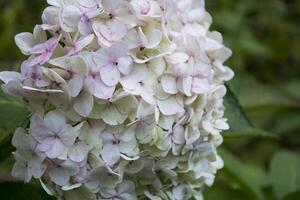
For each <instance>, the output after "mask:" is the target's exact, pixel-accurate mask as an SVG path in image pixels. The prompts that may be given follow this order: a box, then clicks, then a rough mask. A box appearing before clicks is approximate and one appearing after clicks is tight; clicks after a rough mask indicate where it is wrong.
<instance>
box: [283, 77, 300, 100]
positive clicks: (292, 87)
mask: <svg viewBox="0 0 300 200" xmlns="http://www.w3.org/2000/svg"><path fill="white" fill-rule="evenodd" d="M299 88H300V79H296V80H292V81H290V82H288V83H287V84H286V85H285V86H284V90H285V91H286V92H287V93H288V94H289V95H291V96H292V97H293V98H296V99H300V90H299Z"/></svg>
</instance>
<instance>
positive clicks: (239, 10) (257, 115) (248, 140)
mask: <svg viewBox="0 0 300 200" xmlns="http://www.w3.org/2000/svg"><path fill="white" fill-rule="evenodd" d="M206 2H207V10H208V11H209V12H210V13H211V14H212V16H213V18H214V23H213V29H215V30H218V31H220V32H221V33H222V34H223V35H224V42H225V44H226V45H227V46H229V47H230V48H231V49H232V50H233V52H234V54H233V57H232V58H231V60H230V61H229V62H228V65H229V66H231V67H232V68H233V69H234V70H235V71H236V78H235V79H234V80H233V81H231V82H230V83H229V84H228V86H229V88H230V94H231V93H232V94H234V95H228V96H227V98H226V106H227V113H226V115H227V117H228V118H229V122H230V123H231V125H232V128H231V130H230V131H229V132H227V133H224V135H225V144H224V146H223V147H222V148H221V149H220V154H221V156H222V157H223V158H224V161H225V167H224V169H223V170H222V171H221V172H220V173H219V174H218V176H217V179H216V184H215V185H214V186H213V187H212V188H207V190H206V191H205V197H206V199H207V200H299V199H300V154H299V152H300V56H299V55H298V54H299V53H300V1H299V0H262V1H256V0H238V1H237V0H207V1H206ZM45 5H46V0H0V70H1V71H2V70H7V69H9V70H14V69H18V66H19V64H20V62H21V60H22V59H24V56H23V55H22V54H21V53H20V52H19V50H18V49H17V48H16V46H15V44H14V35H15V34H17V33H19V32H23V31H31V30H32V29H33V26H34V24H38V23H40V22H41V21H40V15H41V12H42V10H43V8H44V7H45ZM241 108H242V109H243V110H244V111H245V113H243V111H242V110H241ZM4 109H6V110H4ZM0 110H1V113H0V122H1V123H0V145H1V143H6V144H7V141H6V140H7V138H6V137H5V136H6V135H7V134H11V132H12V129H13V128H14V127H15V126H18V125H20V123H22V119H23V118H25V117H26V116H27V115H28V114H27V112H26V110H24V107H22V106H21V105H20V102H19V100H16V99H13V100H12V99H8V97H6V96H4V95H3V94H2V93H1V94H0ZM4 112H5V114H3V113H4ZM11 113H12V114H11ZM8 114H10V115H8ZM3 138H4V139H3ZM5 138H6V140H5ZM10 151H11V149H10V147H1V150H0V158H1V159H0V161H2V158H3V156H2V155H7V154H8V152H10ZM8 161H9V162H8ZM7 163H10V164H7ZM10 168H11V157H10V158H8V160H6V161H4V162H2V164H0V182H2V183H1V184H0V198H1V199H11V200H14V199H16V200H26V199H28V196H26V195H22V194H25V193H26V194H28V195H29V196H30V199H33V200H34V199H46V198H47V197H45V195H42V194H41V193H40V191H39V190H37V189H35V188H36V186H32V187H31V186H30V185H26V186H22V185H21V184H18V183H3V182H9V181H13V179H11V177H9V176H8V174H9V171H10ZM12 188H20V192H17V193H15V192H14V191H15V190H14V189H12ZM10 191H11V192H10Z"/></svg>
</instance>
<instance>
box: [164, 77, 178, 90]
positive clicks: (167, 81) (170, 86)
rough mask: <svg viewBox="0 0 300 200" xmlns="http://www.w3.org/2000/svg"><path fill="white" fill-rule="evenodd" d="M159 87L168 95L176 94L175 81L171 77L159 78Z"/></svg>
mask: <svg viewBox="0 0 300 200" xmlns="http://www.w3.org/2000/svg"><path fill="white" fill-rule="evenodd" d="M161 85H162V87H163V89H164V91H165V92H167V93H169V94H176V93H177V92H178V90H177V83H176V79H175V77H173V76H171V75H165V76H163V77H162V78H161Z"/></svg>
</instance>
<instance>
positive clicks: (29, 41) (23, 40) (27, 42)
mask: <svg viewBox="0 0 300 200" xmlns="http://www.w3.org/2000/svg"><path fill="white" fill-rule="evenodd" d="M15 42H16V44H17V46H18V47H19V48H20V49H21V51H22V52H23V53H24V54H26V55H29V52H30V50H31V48H32V47H33V46H34V45H35V44H36V41H35V39H34V37H33V35H32V34H31V33H20V34H18V35H16V36H15Z"/></svg>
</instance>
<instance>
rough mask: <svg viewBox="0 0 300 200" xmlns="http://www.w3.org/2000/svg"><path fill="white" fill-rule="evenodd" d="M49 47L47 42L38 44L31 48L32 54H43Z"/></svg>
mask: <svg viewBox="0 0 300 200" xmlns="http://www.w3.org/2000/svg"><path fill="white" fill-rule="evenodd" d="M46 48H47V45H46V43H42V44H38V45H36V46H34V47H32V48H31V49H30V51H29V52H30V54H41V53H43V52H44V51H45V49H46Z"/></svg>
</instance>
